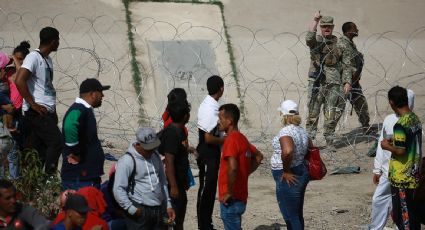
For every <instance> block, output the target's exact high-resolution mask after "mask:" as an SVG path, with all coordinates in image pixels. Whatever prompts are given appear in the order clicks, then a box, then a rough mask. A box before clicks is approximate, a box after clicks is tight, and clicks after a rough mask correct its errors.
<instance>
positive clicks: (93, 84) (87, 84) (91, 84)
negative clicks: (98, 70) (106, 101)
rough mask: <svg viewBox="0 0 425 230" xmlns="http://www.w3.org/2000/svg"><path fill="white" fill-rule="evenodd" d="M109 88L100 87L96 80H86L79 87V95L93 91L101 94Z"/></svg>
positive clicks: (108, 86)
mask: <svg viewBox="0 0 425 230" xmlns="http://www.w3.org/2000/svg"><path fill="white" fill-rule="evenodd" d="M109 88H111V86H110V85H102V84H100V82H99V81H98V80H97V79H96V78H87V79H86V80H84V81H83V82H81V85H80V94H81V93H88V92H93V91H99V92H102V91H103V90H107V89H109Z"/></svg>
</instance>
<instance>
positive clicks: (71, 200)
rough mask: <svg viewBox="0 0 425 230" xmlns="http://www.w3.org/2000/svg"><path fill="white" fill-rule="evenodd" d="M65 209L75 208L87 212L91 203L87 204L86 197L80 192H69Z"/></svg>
mask: <svg viewBox="0 0 425 230" xmlns="http://www.w3.org/2000/svg"><path fill="white" fill-rule="evenodd" d="M64 209H65V210H74V211H77V212H79V213H87V212H88V211H90V208H89V205H88V204H87V201H86V199H85V198H84V197H83V196H81V195H78V194H69V195H68V198H67V199H66V202H65V206H64Z"/></svg>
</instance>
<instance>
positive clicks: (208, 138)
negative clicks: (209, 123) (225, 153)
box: [205, 132, 224, 145]
mask: <svg viewBox="0 0 425 230" xmlns="http://www.w3.org/2000/svg"><path fill="white" fill-rule="evenodd" d="M205 143H207V144H211V145H222V144H223V143H224V138H223V137H216V136H214V135H212V134H211V133H207V132H206V133H205Z"/></svg>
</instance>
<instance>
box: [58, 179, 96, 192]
mask: <svg viewBox="0 0 425 230" xmlns="http://www.w3.org/2000/svg"><path fill="white" fill-rule="evenodd" d="M100 182H101V180H100V177H99V178H95V179H93V180H86V181H80V180H79V178H77V179H76V180H62V183H61V184H62V191H65V190H67V189H72V190H78V189H80V188H83V187H89V186H93V187H95V188H97V189H100Z"/></svg>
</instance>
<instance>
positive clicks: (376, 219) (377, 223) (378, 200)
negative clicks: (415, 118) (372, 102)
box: [369, 89, 415, 230]
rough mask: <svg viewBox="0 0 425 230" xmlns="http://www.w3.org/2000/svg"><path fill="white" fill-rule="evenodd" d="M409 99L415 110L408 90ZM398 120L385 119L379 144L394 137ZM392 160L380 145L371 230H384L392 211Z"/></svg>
mask: <svg viewBox="0 0 425 230" xmlns="http://www.w3.org/2000/svg"><path fill="white" fill-rule="evenodd" d="M407 99H408V104H409V108H410V110H413V106H414V103H415V94H414V92H413V91H412V90H410V89H408V90H407ZM398 119H399V117H398V116H397V115H396V114H395V113H393V114H390V115H388V116H386V117H385V119H384V123H382V130H381V134H380V136H379V141H378V143H381V141H382V140H383V139H384V138H385V139H389V138H390V137H391V136H392V135H393V127H394V125H395V124H396V123H397V121H398ZM390 158H391V152H390V151H387V150H383V149H382V147H381V145H380V144H378V147H377V149H376V157H375V160H374V169H373V183H374V184H375V185H377V187H376V190H375V193H374V194H373V198H372V216H371V222H370V225H369V229H370V230H382V229H383V228H384V227H385V225H386V223H387V219H388V216H389V215H390V213H391V210H392V200H391V186H390V182H389V181H388V169H389V162H390Z"/></svg>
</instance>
